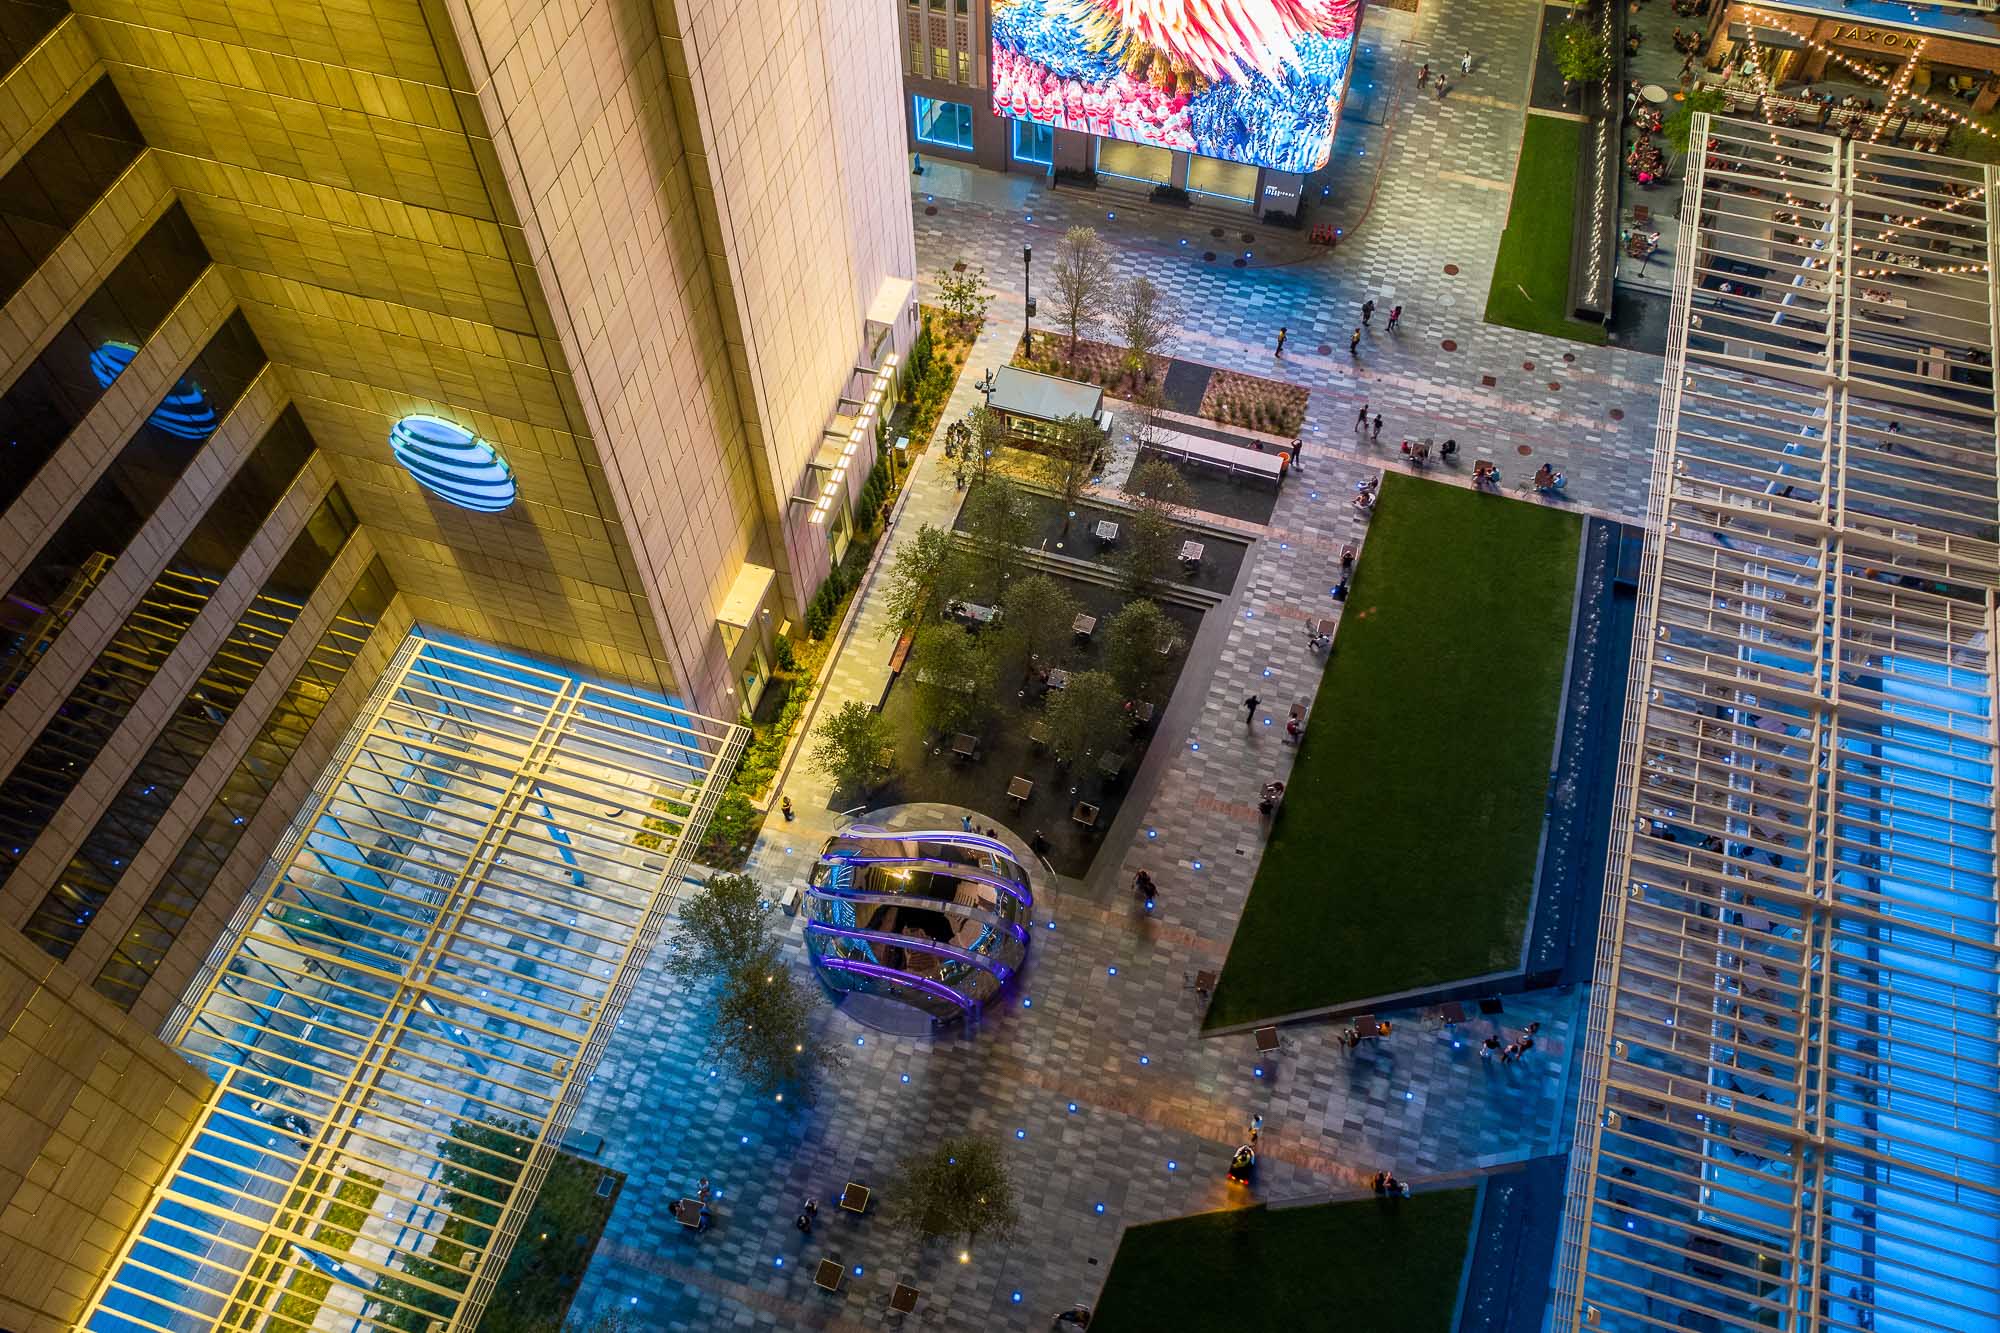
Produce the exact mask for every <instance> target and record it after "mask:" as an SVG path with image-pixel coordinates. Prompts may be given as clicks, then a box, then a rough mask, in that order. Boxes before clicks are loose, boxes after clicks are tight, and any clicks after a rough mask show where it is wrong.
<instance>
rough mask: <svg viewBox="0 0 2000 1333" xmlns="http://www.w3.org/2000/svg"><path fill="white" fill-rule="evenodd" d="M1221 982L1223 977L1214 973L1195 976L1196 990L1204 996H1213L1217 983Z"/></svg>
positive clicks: (1196, 974) (1200, 973) (1198, 973)
mask: <svg viewBox="0 0 2000 1333" xmlns="http://www.w3.org/2000/svg"><path fill="white" fill-rule="evenodd" d="M1220 980H1221V977H1220V976H1218V975H1217V974H1216V973H1214V972H1197V973H1195V974H1194V988H1195V990H1196V991H1197V992H1199V993H1200V994H1202V995H1213V994H1215V983H1216V982H1218V981H1220Z"/></svg>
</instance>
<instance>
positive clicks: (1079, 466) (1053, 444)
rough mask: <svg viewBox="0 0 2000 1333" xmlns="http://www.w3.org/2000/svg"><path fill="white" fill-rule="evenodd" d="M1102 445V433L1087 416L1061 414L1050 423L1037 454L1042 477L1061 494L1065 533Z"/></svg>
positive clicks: (1093, 473)
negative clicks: (1061, 417)
mask: <svg viewBox="0 0 2000 1333" xmlns="http://www.w3.org/2000/svg"><path fill="white" fill-rule="evenodd" d="M1104 444H1105V439H1104V432H1103V431H1102V430H1100V429H1099V428H1098V425H1097V423H1096V422H1095V421H1092V420H1091V419H1090V418H1089V417H1064V418H1063V419H1062V420H1061V421H1057V422H1055V423H1053V425H1052V427H1051V429H1050V431H1049V436H1048V439H1047V440H1046V441H1045V442H1044V445H1043V448H1042V449H1041V450H1040V452H1039V454H1038V457H1040V459H1041V470H1042V477H1043V480H1045V481H1046V482H1047V483H1048V484H1049V485H1050V486H1052V487H1054V488H1055V490H1056V492H1057V493H1058V494H1059V495H1061V497H1062V503H1063V531H1064V532H1065V533H1066V532H1068V531H1069V515H1070V512H1071V511H1072V510H1074V509H1075V508H1076V502H1077V499H1078V498H1079V497H1080V496H1082V494H1083V489H1084V487H1086V486H1088V485H1090V479H1091V477H1092V476H1093V475H1095V469H1096V464H1097V459H1098V456H1099V455H1100V454H1102V453H1103V452H1104Z"/></svg>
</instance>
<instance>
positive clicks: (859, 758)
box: [812, 699, 894, 792]
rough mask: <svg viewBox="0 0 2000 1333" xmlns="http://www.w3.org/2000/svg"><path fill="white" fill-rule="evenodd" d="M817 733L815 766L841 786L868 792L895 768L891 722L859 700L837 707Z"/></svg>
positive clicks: (822, 723)
mask: <svg viewBox="0 0 2000 1333" xmlns="http://www.w3.org/2000/svg"><path fill="white" fill-rule="evenodd" d="M813 734H814V735H815V736H817V737H818V743H817V744H816V745H814V746H813V752H812V765H813V769H814V771H816V772H818V773H819V774H821V775H822V776H824V777H826V778H829V779H831V780H832V782H833V783H834V785H835V786H837V787H850V786H851V787H857V788H859V789H860V790H862V791H863V792H866V791H868V790H870V789H871V788H873V787H874V786H875V785H876V784H877V783H879V782H881V780H882V779H883V778H885V777H887V776H888V775H889V773H890V772H891V770H892V769H893V767H894V760H893V758H892V756H893V754H894V750H893V749H892V748H891V746H890V741H889V727H888V723H887V722H885V721H884V720H883V718H882V715H881V714H880V713H878V712H876V711H875V710H874V709H872V708H870V707H869V706H868V705H867V704H865V703H862V702H861V701H860V700H859V699H850V700H848V701H847V702H846V703H844V704H842V705H841V706H840V707H839V708H837V709H835V710H834V711H833V714H832V716H830V717H828V718H827V719H826V720H825V721H824V722H821V723H820V724H819V726H818V727H817V728H815V729H814V733H813Z"/></svg>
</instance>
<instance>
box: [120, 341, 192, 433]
mask: <svg viewBox="0 0 2000 1333" xmlns="http://www.w3.org/2000/svg"><path fill="white" fill-rule="evenodd" d="M137 355H139V349H138V348H137V347H135V346H133V345H132V344H131V343H126V342H107V343H102V344H100V345H99V346H98V347H97V348H96V350H94V351H92V352H91V354H90V373H91V374H92V375H93V376H95V377H96V379H97V387H98V388H100V389H108V388H110V387H111V383H112V381H113V380H116V379H117V378H118V377H119V376H120V375H123V374H124V373H125V367H127V366H129V365H131V364H132V358H133V357H135V356H137ZM220 421H221V418H219V417H217V416H216V415H215V407H214V405H213V404H212V403H210V402H209V401H208V395H207V394H206V393H204V392H203V391H202V387H201V386H200V385H199V384H196V383H195V382H194V381H193V380H191V379H188V378H187V377H186V376H182V377H181V378H180V379H178V380H176V381H174V387H173V388H172V389H171V390H169V391H168V393H167V396H166V397H165V398H162V399H161V400H160V405H159V406H158V407H156V408H154V409H153V414H152V415H151V416H149V417H147V418H146V424H147V425H149V426H151V427H152V428H153V429H154V430H157V431H160V432H162V433H164V434H167V435H172V436H174V437H175V438H177V439H182V440H205V439H207V438H208V437H209V436H211V435H213V434H215V428H216V426H217V425H218V424H220Z"/></svg>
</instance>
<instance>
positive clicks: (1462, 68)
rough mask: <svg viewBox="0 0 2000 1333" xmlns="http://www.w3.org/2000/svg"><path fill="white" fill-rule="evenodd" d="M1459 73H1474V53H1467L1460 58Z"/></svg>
mask: <svg viewBox="0 0 2000 1333" xmlns="http://www.w3.org/2000/svg"><path fill="white" fill-rule="evenodd" d="M1458 72H1459V73H1460V74H1470V73H1472V52H1470V51H1467V52H1466V53H1465V54H1464V55H1462V56H1460V57H1459V58H1458Z"/></svg>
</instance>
